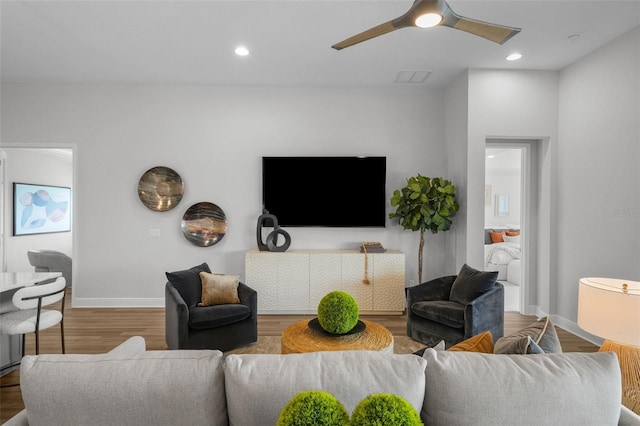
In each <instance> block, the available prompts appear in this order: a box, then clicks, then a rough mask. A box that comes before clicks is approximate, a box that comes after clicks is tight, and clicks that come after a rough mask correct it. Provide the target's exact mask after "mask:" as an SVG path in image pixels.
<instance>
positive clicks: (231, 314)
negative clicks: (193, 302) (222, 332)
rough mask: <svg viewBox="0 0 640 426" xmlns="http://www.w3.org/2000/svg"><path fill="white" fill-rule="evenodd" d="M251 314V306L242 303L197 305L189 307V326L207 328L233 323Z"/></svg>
mask: <svg viewBox="0 0 640 426" xmlns="http://www.w3.org/2000/svg"><path fill="white" fill-rule="evenodd" d="M250 316H251V308H249V307H248V306H247V305H241V304H228V305H213V306H201V307H195V308H191V309H189V327H191V328H194V329H198V330H207V329H209V328H215V327H220V326H223V325H227V324H233V323H234V322H238V321H242V320H243V319H246V318H249V317H250Z"/></svg>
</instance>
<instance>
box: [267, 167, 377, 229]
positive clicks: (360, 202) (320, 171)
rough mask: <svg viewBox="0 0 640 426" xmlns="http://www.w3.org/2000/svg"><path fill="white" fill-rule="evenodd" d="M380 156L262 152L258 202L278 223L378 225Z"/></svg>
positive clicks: (291, 224)
mask: <svg viewBox="0 0 640 426" xmlns="http://www.w3.org/2000/svg"><path fill="white" fill-rule="evenodd" d="M386 160H387V159H386V157H262V203H263V208H264V209H265V210H267V211H268V212H269V213H270V214H273V215H275V216H276V218H277V219H278V225H279V226H282V227H285V226H326V227H384V226H385V218H386V217H385V208H386V203H387V199H386V195H385V183H386V168H387V161H386Z"/></svg>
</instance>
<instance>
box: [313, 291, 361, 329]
mask: <svg viewBox="0 0 640 426" xmlns="http://www.w3.org/2000/svg"><path fill="white" fill-rule="evenodd" d="M359 315H360V311H359V309H358V302H356V299H354V298H353V296H351V295H350V294H349V293H347V292H346V291H340V290H336V291H332V292H331V293H329V294H327V295H326V296H324V297H323V298H322V300H320V303H319V304H318V323H320V327H322V328H323V329H324V330H325V331H326V332H328V333H331V334H345V333H347V332H349V331H350V330H351V329H352V328H353V327H355V326H356V324H358V317H359Z"/></svg>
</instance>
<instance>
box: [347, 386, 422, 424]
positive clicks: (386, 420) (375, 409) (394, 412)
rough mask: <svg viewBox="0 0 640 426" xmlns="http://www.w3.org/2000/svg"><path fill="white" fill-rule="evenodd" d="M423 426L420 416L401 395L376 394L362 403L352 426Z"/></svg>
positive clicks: (352, 420) (352, 417) (355, 410)
mask: <svg viewBox="0 0 640 426" xmlns="http://www.w3.org/2000/svg"><path fill="white" fill-rule="evenodd" d="M388 425H398V426H399V425H402V426H423V423H422V421H421V420H420V415H419V414H418V412H417V411H416V410H415V408H413V406H412V405H411V404H410V403H409V401H407V400H406V399H404V398H403V397H401V396H400V395H393V394H386V393H374V394H371V395H369V396H368V397H366V398H365V399H363V400H362V401H360V403H358V405H357V406H356V408H354V410H353V413H352V414H351V426H388Z"/></svg>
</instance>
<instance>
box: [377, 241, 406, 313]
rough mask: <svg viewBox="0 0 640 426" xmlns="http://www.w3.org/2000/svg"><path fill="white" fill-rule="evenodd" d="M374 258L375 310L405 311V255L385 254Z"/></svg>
mask: <svg viewBox="0 0 640 426" xmlns="http://www.w3.org/2000/svg"><path fill="white" fill-rule="evenodd" d="M369 256H370V257H372V258H373V264H374V267H375V274H374V275H373V277H374V281H373V310H374V311H402V310H404V301H405V297H404V254H402V253H383V254H373V255H369Z"/></svg>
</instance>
